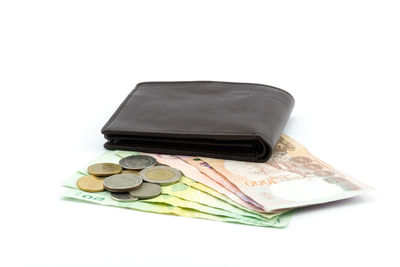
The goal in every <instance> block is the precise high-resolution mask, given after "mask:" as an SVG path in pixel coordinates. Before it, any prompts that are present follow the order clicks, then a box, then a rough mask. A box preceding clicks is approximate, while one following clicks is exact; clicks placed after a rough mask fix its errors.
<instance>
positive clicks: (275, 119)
mask: <svg viewBox="0 0 400 267" xmlns="http://www.w3.org/2000/svg"><path fill="white" fill-rule="evenodd" d="M293 106H294V99H293V97H292V96H291V95H290V94H289V93H288V92H286V91H284V90H282V89H278V88H276V87H272V86H267V85H262V84H253V83H231V82H213V81H193V82H144V83H139V84H138V85H137V86H136V87H135V89H134V90H133V91H132V92H131V93H130V94H129V95H128V97H127V98H126V99H125V101H124V102H122V104H121V105H120V106H119V108H118V109H117V111H116V112H115V113H114V115H112V117H111V118H110V119H109V120H108V122H107V123H106V124H105V126H104V127H103V129H102V131H101V132H102V133H103V134H104V136H105V138H106V139H107V140H108V141H107V142H106V143H105V145H104V147H105V148H107V149H111V150H115V149H120V150H133V151H142V152H151V153H160V154H172V155H189V156H205V157H213V158H223V159H232V160H241V161H252V162H265V161H267V160H268V158H269V157H270V155H271V153H272V150H273V148H274V146H275V144H276V142H277V141H278V139H279V137H280V135H281V134H282V131H283V129H284V127H285V125H286V123H287V121H288V119H289V116H290V113H291V111H292V109H293Z"/></svg>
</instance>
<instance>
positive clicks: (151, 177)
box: [139, 166, 182, 185]
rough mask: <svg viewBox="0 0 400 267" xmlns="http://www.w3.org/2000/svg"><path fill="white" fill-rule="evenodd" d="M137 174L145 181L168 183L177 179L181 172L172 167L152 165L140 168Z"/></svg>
mask: <svg viewBox="0 0 400 267" xmlns="http://www.w3.org/2000/svg"><path fill="white" fill-rule="evenodd" d="M139 175H140V176H141V177H142V178H143V180H145V181H146V182H150V183H155V184H161V185H168V184H173V183H176V182H177V181H179V179H181V177H182V173H181V172H180V171H179V170H177V169H174V168H171V167H167V166H154V167H150V168H146V169H144V170H142V171H141V172H140V173H139Z"/></svg>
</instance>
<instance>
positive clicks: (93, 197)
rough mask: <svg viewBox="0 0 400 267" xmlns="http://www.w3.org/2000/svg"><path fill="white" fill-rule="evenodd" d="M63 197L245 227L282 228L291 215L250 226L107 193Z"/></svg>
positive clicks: (71, 192)
mask: <svg viewBox="0 0 400 267" xmlns="http://www.w3.org/2000/svg"><path fill="white" fill-rule="evenodd" d="M63 197H65V198H71V199H77V200H81V201H85V202H91V203H96V204H100V205H106V206H115V207H120V208H128V209H134V210H139V211H145V212H154V213H161V214H172V215H178V216H183V217H191V218H199V219H207V220H214V221H221V222H230V223H239V224H246V225H255V226H263V227H275V228H282V227H285V226H287V225H288V224H289V221H290V218H291V214H289V213H286V214H283V215H281V216H279V218H278V219H276V220H274V221H271V222H270V223H266V222H264V223H256V224H252V223H249V222H246V221H242V220H239V219H236V218H232V217H227V216H219V215H214V214H210V213H205V212H201V211H198V210H195V209H191V208H181V207H177V206H172V205H169V204H167V203H152V202H144V201H134V202H118V201H115V200H113V199H112V198H111V197H110V193H109V192H98V193H89V192H84V191H81V190H79V189H73V188H68V189H67V190H66V191H65V192H64V194H63Z"/></svg>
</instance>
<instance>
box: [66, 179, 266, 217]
mask: <svg viewBox="0 0 400 267" xmlns="http://www.w3.org/2000/svg"><path fill="white" fill-rule="evenodd" d="M84 175H87V174H86V173H83V172H82V171H79V172H76V173H74V174H73V175H72V176H71V177H70V178H69V179H68V180H66V181H65V182H64V183H63V185H64V186H65V187H69V188H73V189H79V188H78V187H77V186H76V182H77V180H78V179H79V178H80V177H82V176H84ZM190 184H192V185H194V184H196V183H195V182H194V181H193V180H191V179H189V178H187V177H182V178H181V182H179V183H175V184H172V185H166V186H162V187H161V189H162V195H161V196H158V197H155V198H151V199H146V200H140V201H141V202H155V203H166V204H169V205H172V206H178V207H181V208H190V209H194V210H198V211H201V212H204V213H209V214H215V215H219V216H228V217H232V218H236V219H238V220H243V221H248V222H249V223H252V224H258V223H259V221H260V220H261V221H263V222H266V223H267V224H270V223H273V220H272V217H271V218H265V217H263V216H261V215H258V214H256V213H251V212H247V211H246V210H243V209H240V208H238V207H236V206H233V205H231V204H229V203H227V202H225V201H224V200H222V199H219V198H216V197H214V196H212V195H210V194H208V193H206V192H203V191H200V190H198V189H196V188H194V187H192V186H190ZM209 192H211V190H209ZM106 195H107V194H106ZM261 224H262V223H261Z"/></svg>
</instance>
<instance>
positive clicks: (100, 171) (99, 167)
mask: <svg viewBox="0 0 400 267" xmlns="http://www.w3.org/2000/svg"><path fill="white" fill-rule="evenodd" d="M87 171H88V173H89V174H92V175H95V176H110V175H113V174H117V173H120V172H121V171H122V168H121V166H119V165H118V164H115V163H97V164H93V165H91V166H89V167H88V169H87Z"/></svg>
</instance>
